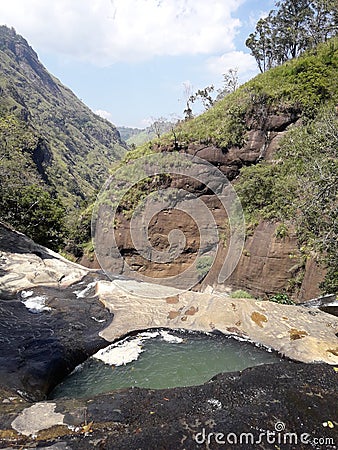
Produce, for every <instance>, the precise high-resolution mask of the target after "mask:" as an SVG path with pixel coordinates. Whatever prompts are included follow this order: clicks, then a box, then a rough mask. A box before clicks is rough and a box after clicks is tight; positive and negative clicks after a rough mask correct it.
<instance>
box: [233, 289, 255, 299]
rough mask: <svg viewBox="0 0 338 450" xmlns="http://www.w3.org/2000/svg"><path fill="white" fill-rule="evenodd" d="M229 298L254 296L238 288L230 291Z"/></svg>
mask: <svg viewBox="0 0 338 450" xmlns="http://www.w3.org/2000/svg"><path fill="white" fill-rule="evenodd" d="M230 297H231V298H254V297H253V296H252V295H251V294H249V292H246V291H243V290H241V289H238V290H237V291H234V292H231V294H230Z"/></svg>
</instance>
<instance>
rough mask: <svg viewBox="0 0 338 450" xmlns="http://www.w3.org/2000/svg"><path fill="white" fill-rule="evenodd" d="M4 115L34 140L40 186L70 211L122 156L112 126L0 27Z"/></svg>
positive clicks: (21, 40)
mask: <svg viewBox="0 0 338 450" xmlns="http://www.w3.org/2000/svg"><path fill="white" fill-rule="evenodd" d="M9 115H14V116H15V117H16V118H17V120H18V121H19V122H20V123H21V124H22V123H24V125H25V126H28V127H29V129H30V131H31V132H32V133H33V134H35V135H36V136H37V137H38V143H39V144H38V145H39V146H40V152H39V153H40V166H41V167H40V170H39V172H40V175H41V174H42V171H41V168H42V167H43V172H44V174H43V178H44V181H45V182H46V181H47V180H48V184H49V185H50V186H51V187H52V188H54V190H55V191H56V192H57V194H58V196H59V197H60V198H62V199H63V200H64V201H66V204H67V207H69V208H70V209H72V208H74V207H76V205H77V204H78V203H79V202H80V200H85V199H87V198H88V196H91V195H93V194H94V192H95V191H96V190H97V189H98V188H99V187H100V186H101V184H102V183H103V182H104V180H105V178H106V177H107V175H108V169H109V166H110V165H111V164H112V163H113V162H114V161H115V160H116V159H119V158H120V157H121V155H123V154H124V152H125V151H126V144H125V143H124V142H123V141H122V139H121V137H120V135H119V132H118V131H117V129H116V127H115V126H114V125H112V124H111V123H110V122H108V121H107V120H105V119H103V118H101V117H99V116H97V115H96V114H94V113H93V112H92V111H91V110H90V109H89V108H88V107H87V106H86V105H84V104H83V103H82V102H81V101H80V100H79V99H78V98H77V97H76V96H75V95H74V94H73V92H72V91H71V90H70V89H68V88H67V87H65V86H64V85H63V84H62V83H61V82H60V81H59V80H58V79H57V78H55V77H54V76H53V75H51V74H50V73H49V72H48V71H47V70H46V69H45V68H44V66H43V65H42V64H41V62H40V61H39V59H38V56H37V54H36V53H35V52H34V50H33V49H32V48H31V47H30V46H29V45H28V43H27V41H26V40H25V39H24V38H23V37H21V36H20V35H18V34H16V32H15V30H14V29H10V28H8V27H6V26H1V27H0V118H2V119H3V118H4V117H7V116H9ZM1 150H2V151H4V150H5V149H4V148H2V149H1Z"/></svg>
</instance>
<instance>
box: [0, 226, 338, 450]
mask: <svg viewBox="0 0 338 450" xmlns="http://www.w3.org/2000/svg"><path fill="white" fill-rule="evenodd" d="M0 230H1V241H0V245H1V247H0V248H1V262H2V266H1V275H2V277H1V283H2V284H1V288H2V289H1V298H0V314H1V318H2V319H1V322H0V340H1V355H0V386H2V387H0V446H1V447H2V448H13V446H15V447H16V446H18V447H25V448H28V447H37V446H38V447H39V448H55V449H87V448H88V449H92V448H100V449H102V448H107V449H110V448H114V449H115V448H116V449H121V450H122V449H138V448H141V449H155V448H156V449H157V448H163V449H172V448H177V449H181V448H182V449H184V448H185V449H196V448H199V446H201V448H208V447H209V448H215V449H216V448H221V447H220V445H221V444H217V442H214V441H212V439H214V438H215V434H213V435H209V433H223V434H224V435H225V436H227V435H228V434H229V433H238V436H240V435H241V433H247V432H252V433H254V437H253V439H259V436H260V433H261V432H262V430H267V431H271V432H273V431H276V426H277V425H276V423H277V422H278V424H279V425H278V427H282V428H280V430H282V431H283V427H284V426H285V429H286V430H287V431H288V432H293V433H302V432H304V433H308V434H310V436H312V437H317V436H318V437H323V436H324V437H326V438H327V439H331V438H332V437H333V436H334V434H333V431H332V430H335V427H336V426H338V424H337V423H336V422H334V420H335V419H334V413H335V411H336V404H337V393H336V390H335V381H336V380H335V378H336V373H335V370H334V367H333V366H332V364H338V347H337V342H338V338H337V336H336V334H337V329H338V322H337V319H336V318H335V317H334V316H332V315H329V314H326V313H324V312H321V311H319V310H317V309H316V308H315V309H312V308H308V307H304V306H302V307H300V306H285V305H278V304H275V303H271V302H267V301H256V300H250V299H231V298H229V297H226V296H225V295H224V294H222V293H217V292H213V291H212V290H211V289H209V291H208V292H204V293H203V292H185V293H182V292H177V290H175V289H174V288H167V287H164V286H159V285H149V284H147V283H140V282H137V281H133V280H124V279H115V280H114V281H108V280H107V279H105V277H104V275H102V274H101V273H99V272H98V271H88V270H86V269H84V268H81V267H79V266H78V265H76V264H73V263H70V262H68V261H67V260H65V259H63V258H61V257H59V256H58V255H56V254H54V253H53V252H50V251H49V250H47V249H45V248H44V247H41V246H37V245H35V244H34V242H32V241H31V240H30V239H28V238H26V237H25V236H24V235H22V234H20V233H16V232H15V231H13V230H11V229H9V228H8V227H6V226H4V225H2V226H1V228H0ZM47 262H48V264H47ZM26 271H27V273H26ZM12 272H13V273H14V275H15V276H14V277H13V276H11V274H12ZM37 274H39V276H37ZM46 284H47V285H46ZM108 310H109V311H108ZM112 315H113V321H112V322H111V319H112ZM154 327H156V328H158V327H164V328H172V329H177V328H179V329H182V328H183V329H186V330H200V331H209V332H216V331H218V332H219V331H221V332H222V333H224V334H232V335H235V336H237V337H238V338H240V339H249V340H252V341H254V342H256V343H260V344H262V345H264V346H267V347H272V348H275V349H276V350H278V351H279V352H280V353H281V354H283V355H286V356H288V357H290V358H293V359H297V360H298V361H308V362H310V361H317V362H319V361H325V362H328V363H330V364H331V365H326V364H302V363H299V362H291V361H287V360H284V361H283V362H281V363H277V364H272V365H264V366H258V367H256V368H252V369H247V370H245V371H243V372H238V373H231V374H222V375H218V376H216V377H214V378H213V379H212V380H211V381H210V382H208V383H206V384H204V385H202V386H196V387H189V388H175V389H166V390H158V391H154V390H147V389H137V388H134V389H133V388H131V389H125V390H120V391H114V392H112V393H109V394H104V395H99V396H97V397H95V398H91V399H88V400H84V399H82V400H79V399H77V400H75V399H60V400H53V401H46V400H45V398H46V395H47V394H48V393H49V392H50V390H51V389H52V388H53V387H54V386H55V385H56V384H57V383H59V382H60V381H61V380H62V379H63V378H64V377H65V376H66V375H67V374H69V373H70V372H71V371H72V370H73V369H74V367H75V366H76V365H77V364H79V363H81V362H82V361H84V360H85V359H86V358H88V357H89V356H90V355H92V354H93V353H95V352H96V351H97V350H98V349H99V348H102V347H104V346H106V345H107V344H108V343H109V342H111V341H112V340H116V339H118V338H119V337H122V336H124V335H126V334H128V333H130V332H132V331H134V330H143V329H146V328H154ZM28 400H29V401H32V400H33V401H38V402H37V403H34V404H32V403H29V402H28ZM300 423H302V425H301V426H300ZM323 424H326V426H325V427H324V426H323ZM332 427H333V428H332ZM256 434H257V436H256ZM204 436H207V437H206V438H205V437H204ZM208 436H211V437H210V442H209V444H210V445H209V444H208V445H206V442H207V441H205V442H204V439H208ZM231 436H232V437H230V439H234V434H232V435H231ZM298 439H300V436H299V437H298ZM202 441H203V442H202ZM255 442H256V441H255ZM263 442H264V444H263V446H262V448H266V449H269V448H271V447H269V446H270V443H269V441H267V445H265V441H263ZM297 442H298V444H297V448H300V449H302V448H307V447H305V444H304V446H303V441H297ZM331 442H332V441H329V440H327V441H326V444H327V445H326V448H328V449H331V448H332V449H333V448H334V444H331ZM231 444H233V441H231V442H230V443H229V445H231ZM222 445H223V444H222ZM252 445H253V444H252V443H251V442H249V444H247V442H246V441H245V443H244V444H243V445H241V446H239V447H238V448H244V449H245V448H248V449H251V448H253V447H252ZM264 445H265V446H264ZM288 445H289V441H288V442H287V443H286V445H285V446H284V448H290V450H291V449H292V448H294V441H293V443H292V444H290V445H289V446H288ZM306 445H308V444H306Z"/></svg>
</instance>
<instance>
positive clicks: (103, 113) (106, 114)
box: [94, 109, 113, 122]
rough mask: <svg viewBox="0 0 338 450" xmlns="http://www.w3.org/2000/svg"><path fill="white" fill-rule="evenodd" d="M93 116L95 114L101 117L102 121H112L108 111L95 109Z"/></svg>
mask: <svg viewBox="0 0 338 450" xmlns="http://www.w3.org/2000/svg"><path fill="white" fill-rule="evenodd" d="M94 112H95V114H97V115H98V116H100V117H102V118H103V119H107V120H109V121H110V122H112V121H113V116H112V114H111V113H110V112H109V111H105V110H104V109H97V110H96V111H94Z"/></svg>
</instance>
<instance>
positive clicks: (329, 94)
mask: <svg viewBox="0 0 338 450" xmlns="http://www.w3.org/2000/svg"><path fill="white" fill-rule="evenodd" d="M337 72H338V38H333V39H331V40H330V41H328V42H327V43H325V44H321V45H319V46H318V47H316V48H315V49H313V50H311V51H308V52H307V53H305V54H303V55H302V56H301V57H299V58H298V59H294V60H291V61H288V62H286V63H285V64H284V65H282V66H278V67H275V68H273V69H271V70H269V71H268V72H265V73H263V74H260V75H258V76H256V77H255V78H253V79H252V80H250V81H249V82H247V83H245V84H244V85H242V86H240V87H239V88H238V89H237V90H236V91H235V92H233V93H231V94H229V95H227V96H226V97H225V98H224V99H222V100H220V101H218V102H216V103H215V105H214V106H213V107H212V108H210V109H208V111H206V112H205V113H204V114H201V115H200V116H198V117H196V118H194V119H193V120H187V121H182V122H180V123H179V124H178V125H177V126H176V128H175V130H174V131H171V132H169V133H167V134H166V135H164V136H163V137H162V139H161V143H162V144H163V145H174V146H175V147H176V148H177V149H181V148H184V147H185V146H187V145H188V143H191V142H199V143H204V144H214V145H216V146H217V147H220V148H222V149H224V151H226V150H227V149H229V148H230V147H232V146H239V147H240V146H242V145H243V144H244V143H245V142H246V138H247V132H248V131H249V130H250V129H251V128H252V127H254V126H255V125H256V126H258V127H260V128H261V129H264V127H265V122H266V120H267V117H268V116H269V114H271V113H273V112H274V111H276V110H279V111H283V110H284V111H289V112H290V111H294V112H295V113H297V114H300V115H302V116H303V118H304V121H306V120H311V119H313V118H314V117H315V116H316V114H317V113H318V111H319V110H320V108H321V106H322V105H323V104H325V103H326V102H328V101H329V100H337V99H338V92H337V81H336V80H337V77H338V73H337Z"/></svg>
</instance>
